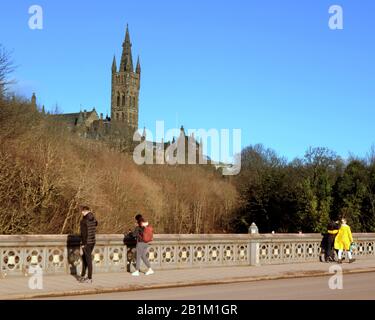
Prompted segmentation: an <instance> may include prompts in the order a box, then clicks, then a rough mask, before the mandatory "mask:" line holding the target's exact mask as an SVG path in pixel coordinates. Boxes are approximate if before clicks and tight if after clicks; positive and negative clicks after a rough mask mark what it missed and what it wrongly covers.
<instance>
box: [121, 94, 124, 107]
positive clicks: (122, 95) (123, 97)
mask: <svg viewBox="0 0 375 320" xmlns="http://www.w3.org/2000/svg"><path fill="white" fill-rule="evenodd" d="M122 106H123V107H124V106H125V94H123V95H122Z"/></svg>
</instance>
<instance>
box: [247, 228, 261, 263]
mask: <svg viewBox="0 0 375 320" xmlns="http://www.w3.org/2000/svg"><path fill="white" fill-rule="evenodd" d="M249 234H250V242H249V251H250V252H249V259H250V265H251V266H259V265H260V264H259V237H258V235H259V230H258V227H257V225H256V224H255V223H252V224H251V226H250V228H249Z"/></svg>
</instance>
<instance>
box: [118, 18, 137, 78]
mask: <svg viewBox="0 0 375 320" xmlns="http://www.w3.org/2000/svg"><path fill="white" fill-rule="evenodd" d="M122 48H123V49H122V56H121V64H120V71H128V72H133V71H134V68H133V56H132V44H131V41H130V33H129V26H128V25H126V35H125V41H124V43H123V44H122Z"/></svg>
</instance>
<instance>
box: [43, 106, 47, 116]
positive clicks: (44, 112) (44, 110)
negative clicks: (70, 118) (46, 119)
mask: <svg viewBox="0 0 375 320" xmlns="http://www.w3.org/2000/svg"><path fill="white" fill-rule="evenodd" d="M42 114H43V115H45V114H46V109H45V107H44V105H43V106H42Z"/></svg>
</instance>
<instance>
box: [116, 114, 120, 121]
mask: <svg viewBox="0 0 375 320" xmlns="http://www.w3.org/2000/svg"><path fill="white" fill-rule="evenodd" d="M116 120H117V121H118V120H119V115H118V113H116Z"/></svg>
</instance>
